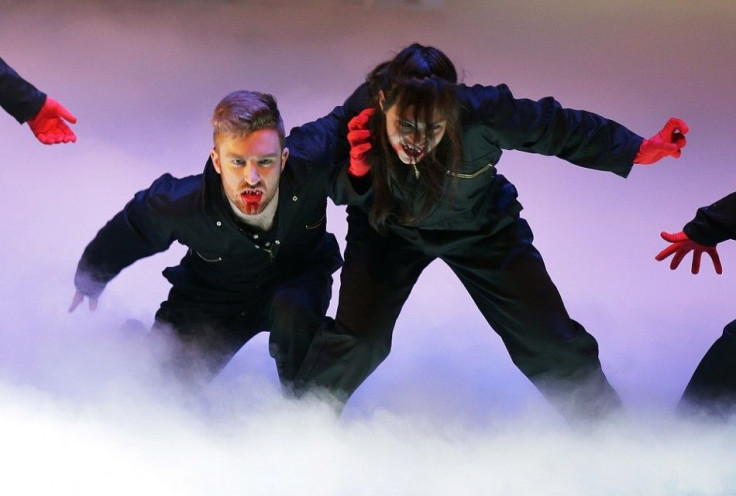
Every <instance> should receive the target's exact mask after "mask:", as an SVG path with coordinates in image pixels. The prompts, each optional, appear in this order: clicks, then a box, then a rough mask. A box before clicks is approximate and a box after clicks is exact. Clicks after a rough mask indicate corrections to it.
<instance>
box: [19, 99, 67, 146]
mask: <svg viewBox="0 0 736 496" xmlns="http://www.w3.org/2000/svg"><path fill="white" fill-rule="evenodd" d="M64 120H67V121H69V122H71V123H72V124H74V123H76V122H77V118H76V117H74V116H73V115H72V114H71V113H70V112H69V111H68V110H67V109H65V108H64V106H63V105H62V104H60V103H59V102H57V101H56V100H54V99H53V98H50V97H46V103H44V104H43V107H41V110H39V111H38V113H37V114H36V116H35V117H33V118H31V119H28V126H29V127H30V128H31V131H33V134H35V135H36V138H38V141H40V142H41V143H43V144H44V145H53V144H56V143H74V142H75V141H77V137H76V136H75V135H74V132H72V130H71V129H69V126H67V125H66V122H64Z"/></svg>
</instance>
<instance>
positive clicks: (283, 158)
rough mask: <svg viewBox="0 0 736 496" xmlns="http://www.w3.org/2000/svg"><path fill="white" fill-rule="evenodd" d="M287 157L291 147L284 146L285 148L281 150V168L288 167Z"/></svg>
mask: <svg viewBox="0 0 736 496" xmlns="http://www.w3.org/2000/svg"><path fill="white" fill-rule="evenodd" d="M287 158H289V149H288V148H286V147H284V149H283V150H281V170H284V167H286V159H287Z"/></svg>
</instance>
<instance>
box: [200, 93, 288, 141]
mask: <svg viewBox="0 0 736 496" xmlns="http://www.w3.org/2000/svg"><path fill="white" fill-rule="evenodd" d="M212 126H213V128H214V129H213V134H212V139H213V140H214V142H215V146H217V140H218V139H219V138H220V137H221V136H225V135H229V136H245V135H247V134H249V133H252V132H254V131H259V130H261V129H274V130H276V131H277V132H278V133H279V143H280V144H281V148H283V147H284V141H285V139H286V133H285V132H284V121H283V120H282V119H281V114H280V113H279V109H278V106H277V105H276V99H275V98H274V97H273V96H272V95H269V94H268V93H259V92H257V91H247V90H239V91H233V92H232V93H230V94H229V95H227V96H226V97H225V98H223V99H222V100H220V103H218V104H217V107H215V111H214V112H213V113H212Z"/></svg>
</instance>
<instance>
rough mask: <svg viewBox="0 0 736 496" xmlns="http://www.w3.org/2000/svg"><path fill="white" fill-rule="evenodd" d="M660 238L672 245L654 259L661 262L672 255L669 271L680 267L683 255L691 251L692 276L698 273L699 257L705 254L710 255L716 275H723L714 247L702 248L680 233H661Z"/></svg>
mask: <svg viewBox="0 0 736 496" xmlns="http://www.w3.org/2000/svg"><path fill="white" fill-rule="evenodd" d="M660 236H662V239H664V240H665V241H667V242H668V243H672V244H671V245H669V246H668V247H667V248H665V249H664V250H662V251H660V252H659V253H658V254H657V256H656V257H654V258H655V259H656V260H657V261H658V262H661V261H662V260H664V259H665V258H667V257H669V256H670V255H672V254H673V253H674V254H675V256H674V257H672V262H671V263H670V269H672V270H675V269H676V268H677V267H678V266H679V265H680V262H682V259H683V258H685V255H687V254H688V253H690V252H691V251H692V252H693V266H692V270H691V272H692V273H693V274H697V273H698V272H699V271H700V256H701V255H702V254H703V252H705V253H707V254H708V255H710V258H711V260H713V267H715V269H716V274H722V273H723V268H722V267H721V259H720V257H719V256H718V252H717V251H716V247H715V246H703V245H701V244H699V243H696V242H695V241H693V240H691V239H690V238H688V237H687V234H685V233H684V232H682V231H680V232H678V233H673V234H670V233H666V232H663V233H662V234H660Z"/></svg>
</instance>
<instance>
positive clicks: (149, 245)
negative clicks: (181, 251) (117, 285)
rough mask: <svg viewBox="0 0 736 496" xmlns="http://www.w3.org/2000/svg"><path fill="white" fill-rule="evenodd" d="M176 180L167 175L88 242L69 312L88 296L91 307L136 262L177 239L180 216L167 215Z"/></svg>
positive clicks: (91, 308) (136, 198)
mask: <svg viewBox="0 0 736 496" xmlns="http://www.w3.org/2000/svg"><path fill="white" fill-rule="evenodd" d="M175 181H176V179H174V178H172V177H171V176H170V175H168V174H166V175H164V176H162V177H161V178H159V179H157V180H156V181H155V182H154V183H153V185H152V186H151V187H150V188H149V189H147V190H143V191H140V192H138V193H137V194H136V195H135V197H134V198H133V199H132V200H131V201H130V202H128V204H127V205H126V206H125V208H124V209H123V210H122V211H120V212H118V214H116V215H115V216H114V217H113V218H112V219H110V221H109V222H108V223H107V224H105V226H104V227H103V228H102V229H100V231H99V232H98V233H97V235H96V236H95V238H94V239H93V240H92V241H91V242H90V243H89V244H88V245H87V247H86V248H85V249H84V252H83V253H82V257H81V258H80V260H79V263H78V264H77V271H76V273H75V275H74V286H75V288H76V292H75V294H74V297H73V298H72V303H71V305H70V307H69V311H70V312H72V311H74V309H75V308H77V306H79V304H81V303H82V301H84V298H85V297H87V298H89V308H90V310H95V308H97V300H98V298H99V296H100V294H101V293H102V291H103V290H104V289H105V286H106V285H107V283H108V282H110V281H111V280H112V279H113V278H114V277H115V276H117V275H118V274H119V273H120V271H122V270H123V269H124V268H125V267H128V266H129V265H131V264H133V263H134V262H135V261H137V260H140V259H142V258H145V257H148V256H150V255H153V254H155V253H159V252H162V251H164V250H166V249H167V248H168V247H169V246H171V243H172V242H173V241H174V239H175V234H174V230H175V222H176V221H175V220H169V219H171V218H173V219H175V218H176V216H171V215H167V212H168V211H169V208H170V207H169V206H170V204H171V202H170V198H169V196H168V195H167V191H168V190H170V189H172V187H171V185H172V184H174V182H175Z"/></svg>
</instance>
